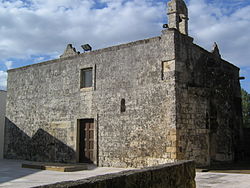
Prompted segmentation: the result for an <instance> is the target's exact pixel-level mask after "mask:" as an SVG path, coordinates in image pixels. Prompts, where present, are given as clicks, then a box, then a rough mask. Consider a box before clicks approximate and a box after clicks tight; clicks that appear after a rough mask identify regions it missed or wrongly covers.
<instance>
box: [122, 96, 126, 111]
mask: <svg viewBox="0 0 250 188" xmlns="http://www.w3.org/2000/svg"><path fill="white" fill-rule="evenodd" d="M125 111H126V101H125V99H122V100H121V112H125Z"/></svg>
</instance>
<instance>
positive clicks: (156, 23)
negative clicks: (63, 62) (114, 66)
mask: <svg viewBox="0 0 250 188" xmlns="http://www.w3.org/2000/svg"><path fill="white" fill-rule="evenodd" d="M167 2H168V0H53V1H52V0H0V89H5V88H6V78H7V72H6V71H7V69H11V68H16V67H21V66H24V65H29V64H33V63H38V62H42V61H46V60H49V59H54V58H57V57H58V56H59V55H61V54H62V53H63V51H64V49H65V47H66V45H67V44H68V43H72V44H73V46H75V47H76V49H77V50H78V51H82V50H81V48H80V45H81V44H84V43H89V44H91V46H92V47H93V48H94V49H98V48H103V47H107V46H111V45H116V44H120V43H125V42H130V41H135V40H140V39H143V38H148V37H153V36H157V35H160V33H161V30H162V24H163V23H167V17H166V3H167ZM186 3H187V5H188V8H189V17H190V21H189V28H190V29H189V34H190V36H192V37H194V39H195V40H194V42H195V43H197V44H199V45H200V46H202V47H204V48H205V49H207V50H211V48H212V45H213V43H214V42H217V43H218V45H219V48H220V51H221V54H222V57H223V58H224V59H225V60H228V61H230V62H232V63H233V64H235V65H237V66H239V67H240V68H241V76H245V77H246V80H244V81H241V83H242V87H243V88H244V89H246V90H247V91H248V92H250V78H249V77H250V76H249V75H250V62H249V59H250V35H249V33H250V14H249V12H250V1H249V0H226V1H225V0H187V1H186Z"/></svg>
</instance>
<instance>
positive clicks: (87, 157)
mask: <svg viewBox="0 0 250 188" xmlns="http://www.w3.org/2000/svg"><path fill="white" fill-rule="evenodd" d="M79 145H80V147H79V148H80V149H79V162H88V163H93V161H94V120H92V119H90V120H80V142H79Z"/></svg>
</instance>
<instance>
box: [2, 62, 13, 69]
mask: <svg viewBox="0 0 250 188" xmlns="http://www.w3.org/2000/svg"><path fill="white" fill-rule="evenodd" d="M4 64H5V66H6V68H7V69H11V68H12V65H13V62H12V61H6V62H5V63H4Z"/></svg>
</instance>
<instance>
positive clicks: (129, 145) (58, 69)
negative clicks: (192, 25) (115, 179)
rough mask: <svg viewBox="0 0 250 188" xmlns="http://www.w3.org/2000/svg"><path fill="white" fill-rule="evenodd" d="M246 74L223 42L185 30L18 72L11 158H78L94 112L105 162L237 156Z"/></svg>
mask: <svg viewBox="0 0 250 188" xmlns="http://www.w3.org/2000/svg"><path fill="white" fill-rule="evenodd" d="M90 67H91V68H92V69H93V81H94V83H93V87H91V88H80V77H81V76H80V74H81V69H84V68H90ZM238 78H239V69H238V68H237V67H235V66H234V65H232V64H230V63H228V62H226V61H224V60H222V59H221V58H220V54H219V50H218V47H217V46H215V48H214V50H213V52H212V53H210V52H208V51H206V50H204V49H202V48H200V47H199V46H197V45H195V44H193V39H192V38H191V37H189V36H187V35H183V34H181V33H180V32H179V31H178V30H176V29H167V30H164V31H163V33H162V35H161V36H159V37H155V38H151V39H146V40H141V41H136V42H132V43H128V44H123V45H119V46H114V47H110V48H106V49H101V50H96V51H92V52H87V53H83V54H79V55H75V56H69V57H64V58H61V59H56V60H52V61H48V62H43V63H40V64H35V65H30V66H26V67H22V68H18V69H13V70H10V71H9V73H8V96H7V112H6V117H7V121H6V130H5V132H6V134H5V157H6V158H14V159H26V160H35V161H55V162H78V161H79V144H78V141H79V132H78V125H79V120H80V119H90V118H91V119H94V127H95V128H94V129H95V134H94V137H95V139H94V140H95V141H94V150H95V153H94V155H95V160H94V163H95V164H97V165H99V166H114V167H143V166H151V165H156V164H163V163H166V162H173V161H176V160H182V159H194V160H195V161H196V163H197V164H199V165H200V166H205V165H209V164H210V163H211V161H212V162H217V161H227V162H228V161H232V160H234V159H235V157H236V155H237V151H236V150H237V148H238V146H239V145H240V144H239V139H240V133H239V132H240V129H241V121H242V115H241V98H240V84H239V80H238ZM123 99H124V100H125V106H126V111H125V112H121V101H122V100H123Z"/></svg>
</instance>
